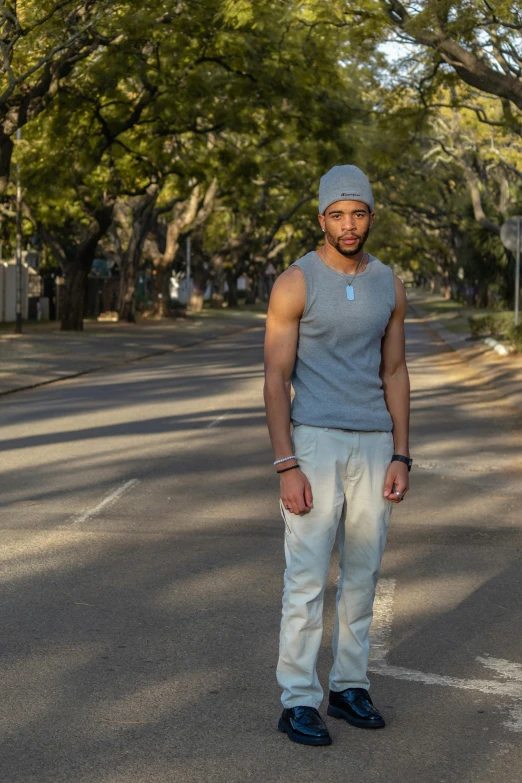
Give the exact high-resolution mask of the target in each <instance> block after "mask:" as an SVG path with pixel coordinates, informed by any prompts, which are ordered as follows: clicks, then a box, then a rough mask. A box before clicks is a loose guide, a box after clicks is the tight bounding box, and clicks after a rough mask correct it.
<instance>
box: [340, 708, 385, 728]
mask: <svg viewBox="0 0 522 783" xmlns="http://www.w3.org/2000/svg"><path fill="white" fill-rule="evenodd" d="M326 714H327V715H329V716H330V717H331V718H339V719H341V720H345V721H347V722H348V723H349V724H350V726H357V728H358V729H383V728H384V727H385V726H386V724H385V722H384V720H383V719H382V718H381V719H380V720H379V721H377V720H375V721H372V722H371V723H370V722H369V721H366V720H363V719H362V718H352V716H351V715H349V714H348V713H347V712H345V710H341V709H339V707H333V706H332V705H331V704H329V705H328V709H327V710H326Z"/></svg>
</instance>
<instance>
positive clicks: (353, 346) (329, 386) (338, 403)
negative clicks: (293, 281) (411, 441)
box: [291, 252, 395, 432]
mask: <svg viewBox="0 0 522 783" xmlns="http://www.w3.org/2000/svg"><path fill="white" fill-rule="evenodd" d="M295 264H296V266H298V267H299V269H301V271H302V273H303V275H304V279H305V283H306V305H305V309H304V312H303V314H302V316H301V321H300V324H299V339H298V344H297V357H296V363H295V366H294V371H293V375H292V385H293V387H294V391H295V397H294V399H293V402H292V415H291V418H292V423H293V424H308V425H312V426H314V427H334V428H339V429H350V430H364V431H371V430H378V431H384V432H390V431H391V430H392V427H393V422H392V418H391V416H390V413H389V411H388V409H387V407H386V403H385V401H384V392H383V388H382V382H381V379H380V377H379V367H380V364H381V340H382V337H383V335H384V332H385V329H386V326H387V324H388V321H389V320H390V316H391V314H392V312H393V310H394V309H395V285H394V280H393V272H392V270H391V269H390V267H389V266H386V265H385V264H383V263H381V261H379V260H378V259H377V258H375V257H374V256H371V255H369V261H368V264H367V266H366V268H365V269H364V270H363V271H362V272H360V273H358V274H357V275H356V277H355V278H353V275H344V274H342V273H340V272H336V271H335V270H334V269H332V268H331V267H329V266H327V265H326V264H325V263H324V261H323V260H322V259H321V258H320V256H319V255H318V254H317V253H315V252H311V253H307V254H306V255H305V256H303V257H302V258H300V259H299V260H298V261H296V262H295ZM352 279H353V289H354V292H355V298H354V299H353V301H350V300H349V299H348V298H347V294H346V286H347V284H348V283H349V282H350V281H351V280H352Z"/></svg>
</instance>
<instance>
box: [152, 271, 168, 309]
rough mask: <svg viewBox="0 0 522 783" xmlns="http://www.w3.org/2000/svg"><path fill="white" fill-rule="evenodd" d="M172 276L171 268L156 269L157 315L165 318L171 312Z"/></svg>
mask: <svg viewBox="0 0 522 783" xmlns="http://www.w3.org/2000/svg"><path fill="white" fill-rule="evenodd" d="M170 275H171V268H170V266H158V267H156V277H155V280H154V290H155V292H156V307H155V313H156V315H159V316H161V318H165V316H167V315H168V310H169V280H170Z"/></svg>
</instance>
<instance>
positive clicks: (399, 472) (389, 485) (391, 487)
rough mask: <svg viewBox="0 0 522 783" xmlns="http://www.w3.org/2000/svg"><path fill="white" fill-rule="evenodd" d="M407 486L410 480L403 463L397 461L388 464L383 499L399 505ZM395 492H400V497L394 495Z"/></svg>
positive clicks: (406, 467)
mask: <svg viewBox="0 0 522 783" xmlns="http://www.w3.org/2000/svg"><path fill="white" fill-rule="evenodd" d="M409 486H410V479H409V474H408V466H407V465H406V464H405V463H404V462H399V460H394V461H393V462H390V465H389V467H388V470H387V471H386V482H385V484H384V497H385V498H388V500H390V501H391V502H392V503H400V502H401V500H403V498H404V496H405V494H406V492H407V491H408V489H409ZM396 492H400V493H401V494H402V497H399V496H398V495H396V494H395V493H396Z"/></svg>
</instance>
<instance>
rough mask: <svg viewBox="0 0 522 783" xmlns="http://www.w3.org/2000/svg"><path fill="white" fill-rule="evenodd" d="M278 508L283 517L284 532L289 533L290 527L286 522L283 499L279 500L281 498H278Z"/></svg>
mask: <svg viewBox="0 0 522 783" xmlns="http://www.w3.org/2000/svg"><path fill="white" fill-rule="evenodd" d="M279 508H280V509H281V516H282V517H283V522H284V523H285V528H286V532H287V533H291V532H292V529H291V527H290V525H289V524H288V519H287V516H286V513H285V512H286V508H285V507H284V506H283V501H282V500H281V498H279Z"/></svg>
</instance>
